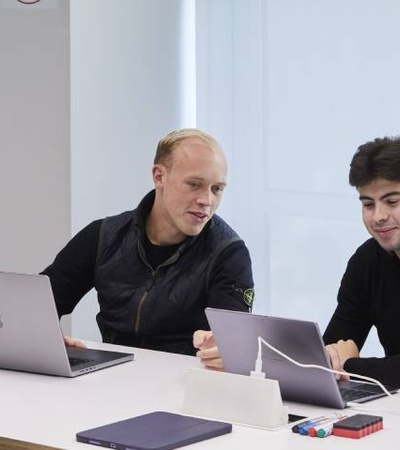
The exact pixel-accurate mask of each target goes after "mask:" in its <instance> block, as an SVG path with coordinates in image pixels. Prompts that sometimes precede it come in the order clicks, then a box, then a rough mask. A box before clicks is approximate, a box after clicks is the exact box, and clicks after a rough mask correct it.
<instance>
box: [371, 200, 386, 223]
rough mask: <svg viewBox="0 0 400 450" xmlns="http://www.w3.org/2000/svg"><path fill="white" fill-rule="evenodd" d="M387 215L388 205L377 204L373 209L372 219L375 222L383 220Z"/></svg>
mask: <svg viewBox="0 0 400 450" xmlns="http://www.w3.org/2000/svg"><path fill="white" fill-rule="evenodd" d="M388 217H389V211H388V207H387V206H385V205H380V204H377V205H375V210H374V221H375V222H376V223H381V222H385V221H386V220H387V219H388Z"/></svg>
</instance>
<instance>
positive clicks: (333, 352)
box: [325, 339, 360, 380]
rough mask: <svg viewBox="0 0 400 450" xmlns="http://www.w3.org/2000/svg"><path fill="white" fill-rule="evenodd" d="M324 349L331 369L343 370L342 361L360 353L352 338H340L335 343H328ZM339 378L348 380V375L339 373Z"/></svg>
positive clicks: (357, 356) (355, 356) (358, 355)
mask: <svg viewBox="0 0 400 450" xmlns="http://www.w3.org/2000/svg"><path fill="white" fill-rule="evenodd" d="M325 348H326V351H327V353H328V356H329V358H330V360H331V365H332V369H334V370H339V371H343V372H344V369H343V366H344V363H345V362H346V361H347V360H348V359H349V358H359V357H360V353H359V351H358V348H357V345H356V344H355V342H354V341H353V340H352V339H348V340H346V341H344V340H343V339H340V340H339V341H337V342H336V343H335V344H329V345H327V346H326V347H325ZM339 379H341V380H348V379H349V376H348V375H345V374H343V375H339Z"/></svg>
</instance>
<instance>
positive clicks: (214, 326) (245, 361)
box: [206, 308, 393, 408]
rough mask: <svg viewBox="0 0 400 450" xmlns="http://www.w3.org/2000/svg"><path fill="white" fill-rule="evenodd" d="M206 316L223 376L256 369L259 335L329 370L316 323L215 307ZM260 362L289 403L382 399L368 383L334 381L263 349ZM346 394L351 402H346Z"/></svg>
mask: <svg viewBox="0 0 400 450" xmlns="http://www.w3.org/2000/svg"><path fill="white" fill-rule="evenodd" d="M206 315H207V319H208V322H209V324H210V327H211V330H212V331H213V334H214V337H215V340H216V343H217V345H218V348H219V351H220V353H221V356H222V359H223V362H224V367H225V370H226V371H227V372H232V373H237V374H242V375H249V374H250V371H251V370H254V363H255V360H256V357H257V351H258V336H261V337H262V338H263V339H264V340H266V341H267V342H268V343H270V344H271V345H272V346H274V347H275V348H277V349H278V350H280V351H281V352H283V353H284V354H286V355H288V356H290V357H291V358H292V359H294V360H296V361H298V362H300V363H302V364H317V365H320V366H323V367H328V368H329V367H330V362H329V359H328V357H327V354H326V352H325V346H324V343H323V340H322V337H321V333H320V330H319V327H318V324H316V323H314V322H309V321H304V320H296V319H287V318H281V317H273V316H261V315H256V314H249V313H244V312H237V311H226V310H222V309H213V308H207V309H206ZM262 360H263V372H265V375H266V377H267V378H271V379H275V380H278V381H279V386H280V389H281V395H282V398H283V399H284V400H287V401H294V402H300V403H308V404H312V405H320V406H327V407H331V408H345V407H346V402H347V401H351V402H360V403H361V402H365V401H369V400H372V399H374V398H378V397H382V396H384V395H385V394H384V392H383V391H382V390H381V389H380V388H379V387H378V386H376V385H371V384H370V383H360V382H357V381H337V380H336V379H335V376H334V375H333V374H332V373H330V372H327V371H323V370H319V369H310V368H301V367H298V366H296V365H295V364H293V363H291V362H289V361H287V360H286V359H284V358H283V357H282V356H280V355H278V354H277V353H276V352H273V351H272V350H271V349H269V348H267V347H266V346H265V345H263V346H262ZM345 391H346V392H345ZM356 391H357V392H356ZM392 391H393V390H392ZM346 393H350V394H351V396H352V398H350V399H349V400H345V398H344V397H343V395H345V394H346Z"/></svg>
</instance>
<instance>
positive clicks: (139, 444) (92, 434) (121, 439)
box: [76, 411, 232, 450]
mask: <svg viewBox="0 0 400 450" xmlns="http://www.w3.org/2000/svg"><path fill="white" fill-rule="evenodd" d="M231 431H232V425H231V424H229V423H224V422H217V421H214V420H206V419H199V418H195V417H190V416H182V415H180V414H175V413H169V412H165V411H156V412H152V413H149V414H144V415H142V416H137V417H132V418H130V419H126V420H122V421H119V422H114V423H111V424H108V425H104V426H100V427H97V428H92V429H90V430H85V431H81V432H79V433H77V434H76V440H77V441H78V442H84V443H87V444H92V445H98V446H101V447H107V448H114V449H117V450H170V449H174V448H178V447H183V446H184V445H189V444H193V443H194V442H199V441H203V440H205V439H210V438H213V437H216V436H221V435H223V434H227V433H230V432H231Z"/></svg>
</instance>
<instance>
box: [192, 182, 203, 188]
mask: <svg viewBox="0 0 400 450" xmlns="http://www.w3.org/2000/svg"><path fill="white" fill-rule="evenodd" d="M189 186H190V187H192V188H194V189H197V188H199V187H200V186H201V184H200V183H198V182H197V181H189Z"/></svg>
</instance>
